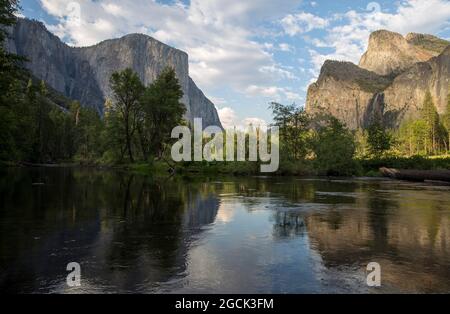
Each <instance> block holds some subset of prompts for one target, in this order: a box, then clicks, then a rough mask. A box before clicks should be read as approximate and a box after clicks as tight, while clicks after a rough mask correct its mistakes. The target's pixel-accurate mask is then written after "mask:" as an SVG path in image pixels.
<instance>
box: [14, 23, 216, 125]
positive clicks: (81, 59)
mask: <svg viewBox="0 0 450 314" xmlns="http://www.w3.org/2000/svg"><path fill="white" fill-rule="evenodd" d="M7 47H8V49H9V50H10V51H11V52H14V53H17V54H19V55H23V56H25V57H27V58H28V60H29V62H27V63H26V67H27V68H28V69H29V70H30V71H31V72H32V73H33V74H34V75H35V76H36V77H37V78H39V79H42V80H44V81H45V82H46V83H47V84H49V85H50V86H51V87H52V88H54V89H55V90H57V91H59V92H61V93H62V94H64V95H65V96H67V97H69V98H71V99H74V100H78V101H80V102H81V103H82V104H83V105H86V106H92V107H94V108H95V109H96V110H97V111H99V112H102V111H103V106H104V103H105V100H106V99H107V98H110V97H111V89H110V87H109V79H110V77H111V75H112V73H114V72H115V71H119V70H123V69H126V68H131V69H133V70H134V71H135V72H136V73H137V74H138V75H139V77H140V79H141V80H142V82H143V83H144V84H145V85H148V84H150V83H152V82H153V81H154V80H155V79H156V78H157V76H158V75H159V74H160V73H161V71H162V70H163V69H164V68H165V67H166V66H170V67H172V68H174V70H175V72H176V74H177V77H178V80H179V82H180V85H181V87H182V90H183V93H184V96H183V98H182V100H181V101H182V102H183V103H184V104H185V105H186V109H187V112H186V118H187V119H188V120H190V121H193V119H194V118H203V124H204V126H208V125H217V126H221V123H220V120H219V117H218V114H217V111H216V109H215V107H214V104H213V103H212V102H211V101H210V100H209V99H208V98H207V97H206V96H205V95H204V94H203V92H202V91H201V90H200V89H199V88H198V87H197V86H196V85H195V83H194V81H193V80H192V79H191V78H190V77H189V62H188V55H187V54H186V53H185V52H183V51H181V50H178V49H175V48H172V47H170V46H168V45H165V44H163V43H161V42H159V41H157V40H155V39H153V38H151V37H149V36H146V35H142V34H131V35H127V36H124V37H122V38H119V39H111V40H106V41H103V42H101V43H99V44H97V45H94V46H91V47H82V48H74V47H70V46H68V45H66V44H65V43H63V42H62V41H61V40H60V39H59V38H58V37H56V36H55V35H53V34H51V33H50V32H49V31H48V30H47V29H46V28H45V26H44V25H43V24H42V23H40V22H37V21H32V20H28V19H18V21H17V24H16V25H15V26H14V27H13V28H12V30H11V38H10V39H9V41H8V43H7Z"/></svg>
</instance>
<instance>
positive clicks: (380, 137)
mask: <svg viewBox="0 0 450 314" xmlns="http://www.w3.org/2000/svg"><path fill="white" fill-rule="evenodd" d="M367 134H368V137H367V144H368V146H369V152H370V153H371V154H372V155H373V156H375V157H377V158H379V157H381V156H382V155H383V154H384V153H385V152H387V151H389V150H390V149H391V146H392V136H391V135H390V134H389V133H388V132H387V131H386V129H385V128H384V126H383V125H382V123H380V122H379V121H375V122H374V123H372V124H371V125H370V126H369V128H368V130H367Z"/></svg>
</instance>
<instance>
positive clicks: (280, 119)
mask: <svg viewBox="0 0 450 314" xmlns="http://www.w3.org/2000/svg"><path fill="white" fill-rule="evenodd" d="M269 108H270V109H272V112H273V120H274V125H275V126H278V127H279V128H280V149H281V150H282V152H283V154H282V155H285V154H286V155H287V156H289V158H290V159H291V160H302V159H304V158H305V156H306V154H307V152H308V147H307V140H308V137H309V117H308V115H307V113H306V112H305V110H304V108H302V107H298V106H295V105H290V106H284V105H282V104H279V103H276V102H272V103H271V104H270V107H269Z"/></svg>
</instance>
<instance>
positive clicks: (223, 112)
mask: <svg viewBox="0 0 450 314" xmlns="http://www.w3.org/2000/svg"><path fill="white" fill-rule="evenodd" d="M218 113H219V118H220V121H221V122H222V125H223V127H224V129H225V130H227V129H234V128H236V129H238V130H245V129H246V127H247V126H249V125H250V124H251V125H253V126H260V127H267V126H268V123H267V122H266V121H265V120H263V119H260V118H256V117H249V118H245V119H239V118H238V116H237V115H236V113H235V111H234V110H233V109H232V108H230V107H225V108H222V109H218Z"/></svg>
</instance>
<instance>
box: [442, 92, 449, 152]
mask: <svg viewBox="0 0 450 314" xmlns="http://www.w3.org/2000/svg"><path fill="white" fill-rule="evenodd" d="M443 124H444V127H445V129H446V131H447V140H448V142H447V153H448V152H449V151H450V89H449V94H448V96H447V107H446V110H445V114H444V119H443Z"/></svg>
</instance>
